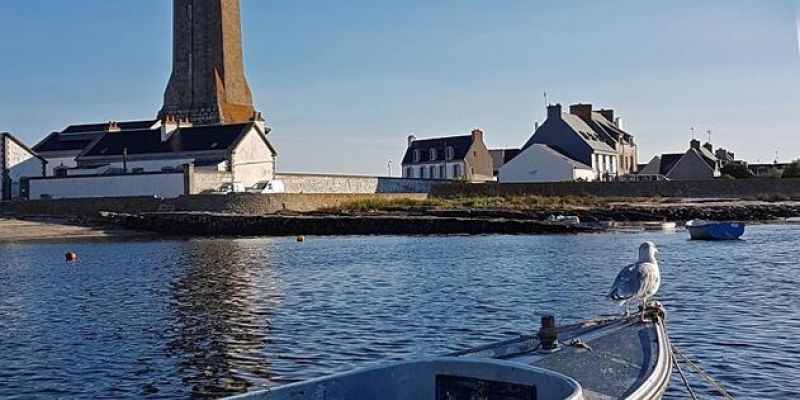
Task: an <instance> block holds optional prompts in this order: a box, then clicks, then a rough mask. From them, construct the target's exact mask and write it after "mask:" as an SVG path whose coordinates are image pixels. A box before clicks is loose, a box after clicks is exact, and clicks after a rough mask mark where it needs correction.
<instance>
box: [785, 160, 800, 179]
mask: <svg viewBox="0 0 800 400" xmlns="http://www.w3.org/2000/svg"><path fill="white" fill-rule="evenodd" d="M782 178H800V160H795V161H792V163H791V164H789V165H787V166H786V169H785V170H783V176H782Z"/></svg>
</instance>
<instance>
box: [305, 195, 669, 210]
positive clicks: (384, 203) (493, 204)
mask: <svg viewBox="0 0 800 400" xmlns="http://www.w3.org/2000/svg"><path fill="white" fill-rule="evenodd" d="M676 201H678V200H676V199H663V198H629V197H595V196H567V197H544V196H514V197H462V198H452V199H441V198H428V199H424V200H415V199H386V198H381V197H374V198H367V199H359V200H356V201H352V202H348V203H344V204H341V205H340V206H338V207H335V208H329V209H326V210H321V211H323V212H326V211H327V212H370V211H416V210H431V209H439V210H458V209H478V210H515V211H529V210H537V211H539V210H561V209H569V208H587V207H607V206H609V207H610V206H614V205H619V204H633V203H639V204H641V203H647V204H654V203H658V204H661V203H672V202H676Z"/></svg>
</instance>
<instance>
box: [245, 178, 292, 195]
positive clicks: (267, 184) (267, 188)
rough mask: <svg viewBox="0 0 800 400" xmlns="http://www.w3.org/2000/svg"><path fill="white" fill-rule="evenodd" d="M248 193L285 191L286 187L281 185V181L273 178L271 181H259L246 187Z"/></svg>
mask: <svg viewBox="0 0 800 400" xmlns="http://www.w3.org/2000/svg"><path fill="white" fill-rule="evenodd" d="M247 191H248V192H249V193H261V194H269V193H285V192H286V188H285V187H284V186H283V181H279V180H273V181H261V182H258V183H256V184H255V185H253V187H250V188H248V189H247Z"/></svg>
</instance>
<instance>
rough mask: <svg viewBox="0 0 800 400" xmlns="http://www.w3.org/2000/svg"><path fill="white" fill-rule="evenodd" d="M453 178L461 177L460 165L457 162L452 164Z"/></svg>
mask: <svg viewBox="0 0 800 400" xmlns="http://www.w3.org/2000/svg"><path fill="white" fill-rule="evenodd" d="M453 178H461V166H460V165H458V164H454V165H453Z"/></svg>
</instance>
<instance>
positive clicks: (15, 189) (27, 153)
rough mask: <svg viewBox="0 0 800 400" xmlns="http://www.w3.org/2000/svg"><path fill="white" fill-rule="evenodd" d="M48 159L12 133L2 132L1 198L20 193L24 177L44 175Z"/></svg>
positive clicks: (0, 134) (7, 198) (0, 162)
mask: <svg viewBox="0 0 800 400" xmlns="http://www.w3.org/2000/svg"><path fill="white" fill-rule="evenodd" d="M46 165H47V161H45V160H44V159H43V158H42V157H39V156H38V155H36V153H35V152H34V151H33V150H31V149H29V148H28V147H27V146H25V145H24V144H23V143H22V142H20V141H19V140H18V139H17V138H15V137H14V136H12V135H11V134H10V133H7V132H3V133H0V182H2V184H1V185H0V200H11V199H15V198H17V197H20V195H21V194H22V195H24V193H20V191H21V190H22V187H21V185H20V183H21V182H22V180H23V179H24V178H32V177H41V176H44V173H45V166H46Z"/></svg>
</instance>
